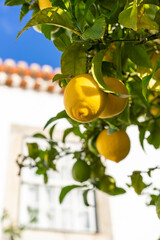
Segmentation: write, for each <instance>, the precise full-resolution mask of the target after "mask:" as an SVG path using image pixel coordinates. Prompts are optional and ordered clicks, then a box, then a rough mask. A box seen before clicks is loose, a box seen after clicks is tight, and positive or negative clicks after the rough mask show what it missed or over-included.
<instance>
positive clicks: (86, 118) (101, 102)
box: [64, 74, 107, 123]
mask: <svg viewBox="0 0 160 240" xmlns="http://www.w3.org/2000/svg"><path fill="white" fill-rule="evenodd" d="M106 97H107V94H106V93H104V92H103V91H101V90H100V89H99V87H98V85H97V83H96V82H95V81H94V79H93V77H92V76H91V75H89V74H82V75H78V76H76V77H74V78H73V79H71V81H70V82H69V83H68V85H67V86H66V88H65V91H64V106H65V109H66V112H67V114H68V115H69V116H70V117H71V118H72V119H74V120H76V121H77V122H82V123H85V122H90V121H92V120H94V119H96V118H97V117H98V116H99V115H100V114H101V113H102V111H103V110H104V107H105V104H106Z"/></svg>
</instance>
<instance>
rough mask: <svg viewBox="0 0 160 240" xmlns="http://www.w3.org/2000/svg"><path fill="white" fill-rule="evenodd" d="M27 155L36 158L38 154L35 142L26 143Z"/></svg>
mask: <svg viewBox="0 0 160 240" xmlns="http://www.w3.org/2000/svg"><path fill="white" fill-rule="evenodd" d="M27 147H28V156H29V157H30V158H33V159H36V158H37V157H38V156H39V147H38V144H37V143H27Z"/></svg>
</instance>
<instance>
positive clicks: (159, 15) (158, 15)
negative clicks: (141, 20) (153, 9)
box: [154, 10, 160, 25]
mask: <svg viewBox="0 0 160 240" xmlns="http://www.w3.org/2000/svg"><path fill="white" fill-rule="evenodd" d="M154 21H155V22H156V23H157V24H158V25H160V10H158V11H157V13H156V16H155V19H154Z"/></svg>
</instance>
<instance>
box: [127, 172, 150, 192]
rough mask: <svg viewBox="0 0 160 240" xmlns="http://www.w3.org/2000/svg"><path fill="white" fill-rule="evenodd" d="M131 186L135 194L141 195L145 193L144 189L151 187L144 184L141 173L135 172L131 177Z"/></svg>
mask: <svg viewBox="0 0 160 240" xmlns="http://www.w3.org/2000/svg"><path fill="white" fill-rule="evenodd" d="M131 186H132V187H133V188H134V190H135V192H136V193H137V194H138V195H140V194H141V193H142V191H143V189H145V188H147V187H149V186H150V184H148V185H147V184H145V183H144V182H143V178H142V176H141V173H140V172H139V171H135V172H133V174H132V176H131Z"/></svg>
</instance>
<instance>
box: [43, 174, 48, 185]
mask: <svg viewBox="0 0 160 240" xmlns="http://www.w3.org/2000/svg"><path fill="white" fill-rule="evenodd" d="M43 180H44V183H45V184H47V183H48V175H47V174H44V175H43Z"/></svg>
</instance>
